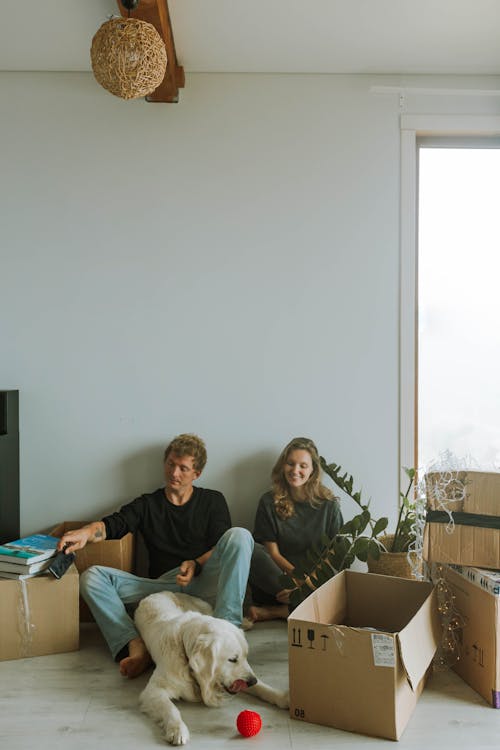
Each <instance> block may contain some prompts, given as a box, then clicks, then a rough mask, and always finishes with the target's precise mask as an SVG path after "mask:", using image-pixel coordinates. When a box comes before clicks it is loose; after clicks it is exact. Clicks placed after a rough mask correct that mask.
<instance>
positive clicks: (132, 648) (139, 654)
mask: <svg viewBox="0 0 500 750" xmlns="http://www.w3.org/2000/svg"><path fill="white" fill-rule="evenodd" d="M150 664H151V657H150V655H149V651H148V650H147V648H146V645H145V643H144V641H143V640H142V638H132V640H131V641H130V642H129V644H128V656H125V658H123V659H122V660H121V661H120V674H122V675H123V676H124V677H129V678H133V677H139V675H140V674H142V673H143V672H145V671H146V669H147V668H148V667H149V665H150Z"/></svg>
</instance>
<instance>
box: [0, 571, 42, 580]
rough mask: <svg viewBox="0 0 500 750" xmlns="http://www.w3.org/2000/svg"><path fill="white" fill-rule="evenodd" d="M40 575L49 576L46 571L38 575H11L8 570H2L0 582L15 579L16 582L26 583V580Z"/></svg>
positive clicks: (39, 572)
mask: <svg viewBox="0 0 500 750" xmlns="http://www.w3.org/2000/svg"><path fill="white" fill-rule="evenodd" d="M39 575H47V573H46V571H45V569H44V570H40V571H38V572H37V573H9V572H8V571H6V570H5V571H4V570H0V580H1V579H2V578H4V579H5V580H7V579H9V580H10V579H13V580H15V581H24V580H25V579H26V578H34V577H35V576H39Z"/></svg>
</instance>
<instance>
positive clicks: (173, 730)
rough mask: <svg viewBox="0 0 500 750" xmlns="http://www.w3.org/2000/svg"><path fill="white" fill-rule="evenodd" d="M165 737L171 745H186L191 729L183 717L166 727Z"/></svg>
mask: <svg viewBox="0 0 500 750" xmlns="http://www.w3.org/2000/svg"><path fill="white" fill-rule="evenodd" d="M165 739H166V740H167V742H168V743H170V745H185V744H186V743H187V742H189V729H188V728H187V726H186V725H185V724H184V722H183V721H182V719H180V720H179V721H170V722H169V723H168V725H167V726H166V727H165Z"/></svg>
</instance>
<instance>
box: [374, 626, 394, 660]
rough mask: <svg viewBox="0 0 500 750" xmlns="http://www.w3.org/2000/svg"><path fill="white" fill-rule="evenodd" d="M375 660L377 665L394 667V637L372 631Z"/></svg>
mask: <svg viewBox="0 0 500 750" xmlns="http://www.w3.org/2000/svg"><path fill="white" fill-rule="evenodd" d="M372 649H373V662H374V664H375V666H376V667H394V666H395V664H396V656H395V653H394V638H392V636H390V635H383V634H382V633H372Z"/></svg>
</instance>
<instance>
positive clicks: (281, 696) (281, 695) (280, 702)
mask: <svg viewBox="0 0 500 750" xmlns="http://www.w3.org/2000/svg"><path fill="white" fill-rule="evenodd" d="M274 705H275V706H278V708H290V695H289V693H288V690H283V692H280V691H278V690H277V691H276V696H275V700H274Z"/></svg>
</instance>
